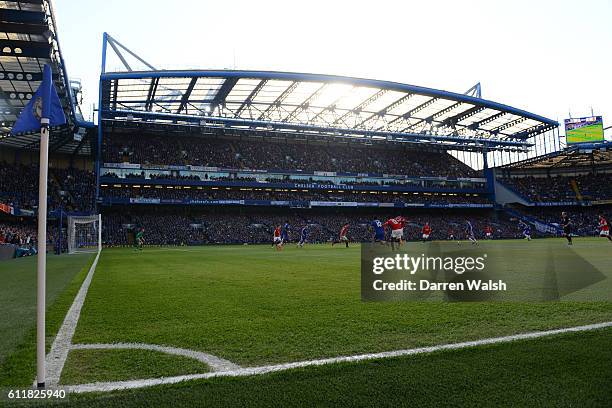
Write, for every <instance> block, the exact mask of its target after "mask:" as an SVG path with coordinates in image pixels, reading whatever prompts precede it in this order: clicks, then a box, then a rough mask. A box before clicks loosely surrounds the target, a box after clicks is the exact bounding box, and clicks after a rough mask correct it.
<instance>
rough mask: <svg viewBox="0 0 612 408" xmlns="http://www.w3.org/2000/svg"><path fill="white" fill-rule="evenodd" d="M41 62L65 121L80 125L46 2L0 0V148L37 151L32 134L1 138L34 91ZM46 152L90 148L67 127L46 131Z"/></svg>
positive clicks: (38, 78)
mask: <svg viewBox="0 0 612 408" xmlns="http://www.w3.org/2000/svg"><path fill="white" fill-rule="evenodd" d="M45 64H50V65H51V69H52V72H53V78H54V81H55V86H56V89H57V92H58V95H59V97H60V100H61V103H62V105H63V106H64V109H65V111H66V113H67V114H66V116H67V117H68V120H69V123H70V124H71V125H74V124H75V123H77V124H83V122H82V117H81V116H80V113H79V111H78V106H77V104H76V101H75V100H74V99H72V98H71V89H70V85H69V81H68V78H67V74H66V69H65V65H64V63H63V59H62V55H61V52H60V47H59V42H58V40H57V30H56V27H55V20H54V17H53V10H52V7H51V3H50V2H49V1H48V0H26V1H0V145H2V146H11V147H16V148H38V143H39V139H40V137H39V135H38V133H35V134H24V135H19V136H11V137H7V136H8V134H9V132H10V130H11V128H12V126H13V124H14V122H15V120H16V119H17V116H18V115H19V113H20V112H21V110H22V109H23V107H24V106H25V105H26V104H27V103H28V102H29V100H30V99H31V98H32V95H33V94H34V93H35V92H36V90H37V89H38V87H39V85H40V83H41V80H42V70H43V67H44V65H45ZM84 139H85V138H84ZM50 149H51V150H52V151H60V152H65V153H73V152H75V151H78V152H80V153H88V152H89V149H90V146H89V144H88V143H85V142H83V143H80V142H78V141H76V140H74V134H73V132H72V129H71V128H70V126H68V127H65V128H63V129H58V130H54V131H52V132H51V140H50Z"/></svg>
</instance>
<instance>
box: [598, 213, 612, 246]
mask: <svg viewBox="0 0 612 408" xmlns="http://www.w3.org/2000/svg"><path fill="white" fill-rule="evenodd" d="M599 236H600V237H605V238H608V241H610V242H612V237H611V236H610V226H609V225H608V220H606V219H605V217H604V216H603V214H599Z"/></svg>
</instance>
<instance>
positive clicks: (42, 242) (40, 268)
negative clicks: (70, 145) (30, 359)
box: [36, 65, 53, 388]
mask: <svg viewBox="0 0 612 408" xmlns="http://www.w3.org/2000/svg"><path fill="white" fill-rule="evenodd" d="M41 86H42V87H43V90H42V104H43V106H42V117H41V118H40V161H39V173H38V254H37V268H36V272H37V294H36V379H37V380H36V382H37V386H38V388H44V387H45V354H46V350H45V301H46V300H45V298H46V284H47V276H46V275H47V175H48V171H49V122H50V120H49V114H50V110H51V108H50V105H51V99H50V94H51V89H50V88H51V86H53V85H52V80H51V68H50V67H49V66H48V65H45V68H44V70H43V81H42V84H41Z"/></svg>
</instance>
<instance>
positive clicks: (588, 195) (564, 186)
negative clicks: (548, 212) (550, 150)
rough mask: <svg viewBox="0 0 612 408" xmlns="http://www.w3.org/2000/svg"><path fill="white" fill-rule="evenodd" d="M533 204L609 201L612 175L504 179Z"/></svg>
mask: <svg viewBox="0 0 612 408" xmlns="http://www.w3.org/2000/svg"><path fill="white" fill-rule="evenodd" d="M502 182H503V183H506V184H507V185H509V186H510V187H512V188H514V189H515V190H517V191H518V192H519V193H520V194H522V195H523V196H524V197H526V198H528V199H529V200H530V201H533V202H547V201H576V200H577V199H578V197H577V196H579V197H580V199H581V200H582V199H584V200H608V199H611V198H612V174H611V173H603V174H586V175H577V176H576V175H556V176H552V177H535V176H524V177H509V178H504V179H502Z"/></svg>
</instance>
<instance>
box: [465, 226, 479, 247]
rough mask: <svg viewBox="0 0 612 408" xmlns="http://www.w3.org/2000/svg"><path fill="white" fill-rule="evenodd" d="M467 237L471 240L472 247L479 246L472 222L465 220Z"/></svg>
mask: <svg viewBox="0 0 612 408" xmlns="http://www.w3.org/2000/svg"><path fill="white" fill-rule="evenodd" d="M465 236H466V237H467V239H469V240H470V242H471V243H472V245H478V241H476V237H475V236H474V227H472V223H471V222H470V220H465Z"/></svg>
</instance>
